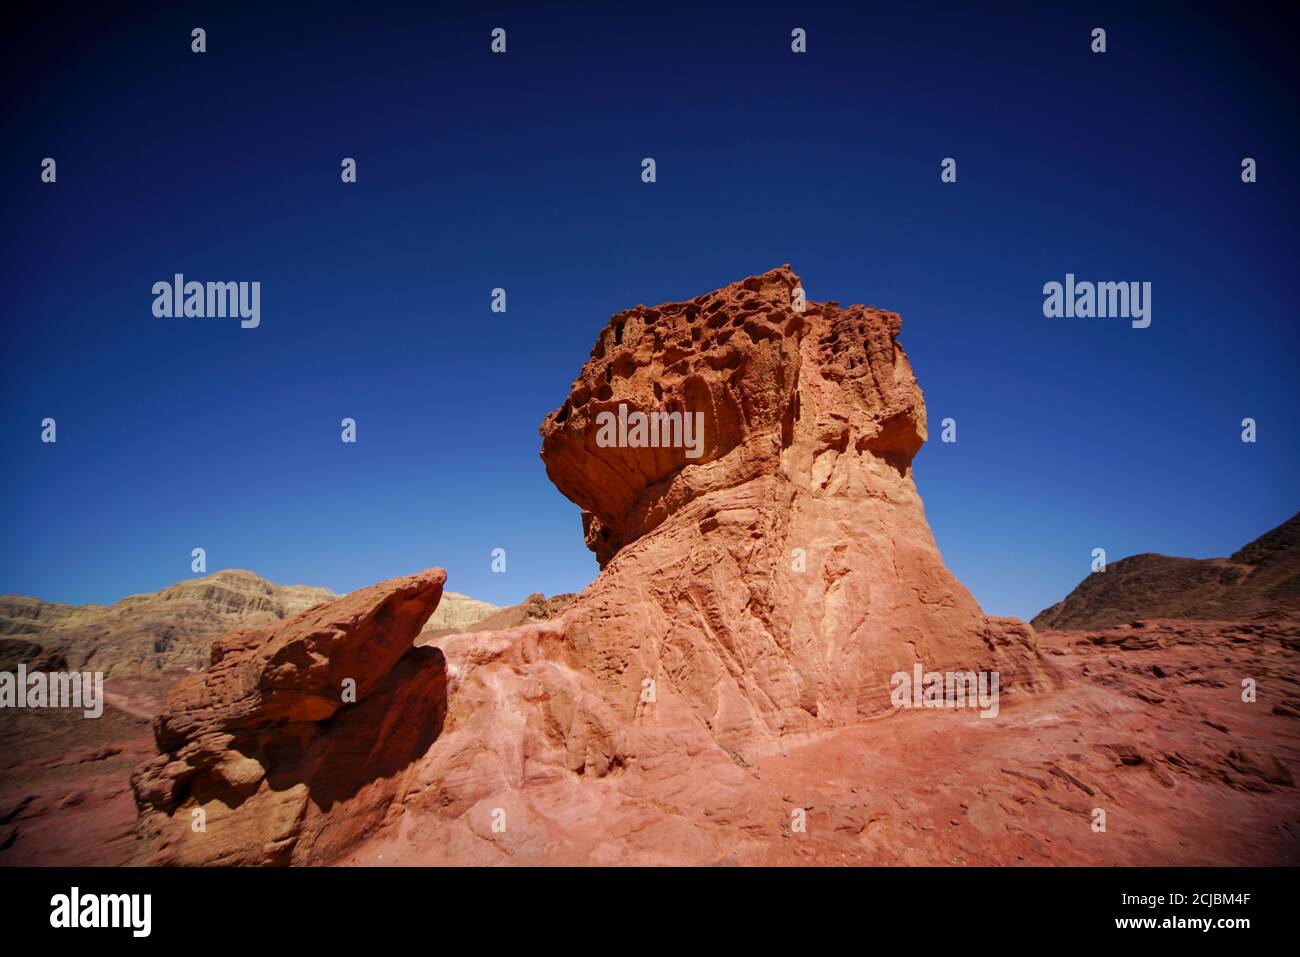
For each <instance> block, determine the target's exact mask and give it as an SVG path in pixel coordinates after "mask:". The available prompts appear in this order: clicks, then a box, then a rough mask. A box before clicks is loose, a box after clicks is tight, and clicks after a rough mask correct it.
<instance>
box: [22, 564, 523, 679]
mask: <svg viewBox="0 0 1300 957" xmlns="http://www.w3.org/2000/svg"><path fill="white" fill-rule="evenodd" d="M338 597H339V596H338V595H336V594H335V593H334V592H332V591H330V590H329V589H328V588H318V587H315V586H311V585H276V584H273V583H272V582H269V581H267V580H266V579H264V578H262V577H261V576H259V575H257V574H255V573H253V572H250V571H245V570H243V569H227V570H224V571H219V572H215V573H213V574H211V575H208V576H205V577H203V578H194V579H190V580H188V581H182V582H178V583H177V584H175V585H171V586H168V587H167V588H164V589H162V590H161V591H158V592H147V593H144V594H139V595H131V596H129V597H127V598H123V599H122V600H121V601H118V602H114V603H113V604H111V605H94V604H88V605H65V604H61V603H57V602H47V601H42V600H41V599H39V598H31V597H28V596H25V595H0V645H3V647H0V652H2V653H3V654H0V658H2V659H3V660H6V661H8V660H9V659H10V658H14V659H15V661H17V660H24V659H29V658H30V659H32V660H36V659H38V658H41V660H54V659H58V658H62V659H63V660H65V661H66V667H69V668H72V669H76V670H89V671H102V672H104V673H105V674H106V675H108V676H111V677H119V678H120V677H140V676H149V675H158V674H164V673H169V672H182V671H196V670H198V669H201V668H204V667H206V666H207V664H208V657H209V650H210V648H211V646H212V642H213V641H215V640H216V639H217V638H219V637H220V636H221V635H223V634H225V633H226V632H227V631H230V630H231V629H234V628H256V627H259V626H264V625H267V624H270V623H272V622H274V621H276V620H281V619H285V618H292V617H293V616H294V615H297V614H298V613H300V612H303V611H306V610H307V609H308V608H310V607H312V606H313V605H317V604H320V603H321V602H325V601H332V600H334V599H335V598H338ZM499 611H500V609H499V608H498V607H497V606H496V605H491V604H489V603H487V602H484V601H478V600H476V599H473V598H469V597H467V596H465V595H458V594H456V593H455V592H447V593H445V594H444V596H443V601H442V603H441V605H440V606H439V608H438V610H437V613H436V614H435V615H434V616H433V618H431V619H430V621H429V624H428V626H427V627H428V628H430V629H435V628H436V629H447V630H452V631H455V630H460V629H462V628H466V627H469V626H470V625H472V624H474V623H476V622H478V621H480V620H482V619H484V618H486V617H488V616H489V615H492V614H495V613H497V612H499ZM42 656H43V657H42Z"/></svg>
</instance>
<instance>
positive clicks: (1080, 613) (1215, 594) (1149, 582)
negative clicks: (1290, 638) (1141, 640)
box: [1032, 514, 1300, 631]
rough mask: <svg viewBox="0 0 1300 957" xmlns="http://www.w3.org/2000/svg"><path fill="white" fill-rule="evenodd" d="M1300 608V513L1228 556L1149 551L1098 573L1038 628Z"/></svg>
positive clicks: (1038, 619)
mask: <svg viewBox="0 0 1300 957" xmlns="http://www.w3.org/2000/svg"><path fill="white" fill-rule="evenodd" d="M1296 605H1300V514H1296V515H1294V516H1292V517H1291V518H1290V519H1289V520H1287V521H1286V522H1283V523H1282V524H1281V525H1279V526H1278V527H1277V528H1275V529H1273V530H1272V531H1270V532H1266V533H1265V534H1263V535H1261V536H1260V537H1259V538H1257V539H1255V540H1254V541H1253V542H1251V543H1250V544H1248V545H1246V546H1244V547H1243V548H1241V549H1239V550H1238V551H1236V552H1234V553H1233V554H1232V556H1231V557H1229V558H1204V559H1201V558H1179V557H1176V556H1170V555H1159V554H1155V553H1152V552H1146V553H1143V554H1140V555H1133V556H1131V557H1129V558H1123V559H1120V560H1119V561H1117V562H1112V563H1110V564H1108V565H1107V566H1106V570H1105V571H1104V572H1094V573H1093V574H1091V575H1089V576H1088V577H1087V578H1085V579H1084V580H1083V581H1082V582H1080V583H1079V585H1078V586H1077V587H1076V588H1075V589H1074V591H1072V592H1070V594H1069V595H1067V596H1066V597H1065V599H1064V600H1063V601H1060V602H1057V603H1056V604H1055V605H1053V606H1052V607H1050V608H1047V609H1044V610H1043V611H1041V612H1039V613H1038V615H1037V616H1035V618H1034V619H1033V622H1032V624H1033V626H1034V627H1035V628H1037V629H1038V630H1040V631H1072V630H1080V629H1090V628H1110V627H1113V626H1115V625H1121V624H1127V623H1128V622H1131V621H1134V620H1141V619H1150V618H1190V619H1209V620H1228V619H1238V618H1245V617H1248V616H1250V615H1253V614H1256V613H1257V612H1260V611H1265V610H1267V609H1269V608H1272V607H1278V606H1283V607H1293V606H1296Z"/></svg>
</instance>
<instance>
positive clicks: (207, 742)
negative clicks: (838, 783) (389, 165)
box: [135, 267, 1055, 863]
mask: <svg viewBox="0 0 1300 957" xmlns="http://www.w3.org/2000/svg"><path fill="white" fill-rule="evenodd" d="M799 288H800V283H799V279H798V278H797V277H796V276H795V275H794V273H792V272H791V271H790V269H789V268H788V267H782V268H781V269H777V270H773V271H771V272H768V273H766V274H764V275H762V276H757V277H753V278H750V279H746V280H744V281H743V282H738V283H734V284H732V285H730V286H727V287H725V288H724V289H721V290H718V291H717V292H714V293H711V294H708V295H705V296H701V297H698V298H696V299H694V300H691V301H690V302H685V303H674V304H667V305H663V306H659V307H657V308H654V309H646V308H642V307H638V308H637V309H633V310H630V311H628V312H624V313H620V314H619V315H617V316H615V317H614V318H613V320H612V321H611V323H610V324H609V326H608V327H606V328H605V330H603V331H602V333H601V334H600V337H599V340H598V342H597V344H596V347H595V349H594V350H593V352H592V355H591V358H590V359H589V360H588V362H587V363H586V365H585V366H584V367H583V369H582V372H581V374H580V376H579V378H578V380H577V381H576V382H575V383H574V385H573V388H572V390H571V394H570V395H569V397H568V399H567V400H566V401H565V402H564V403H563V405H562V406H561V407H560V409H558V410H557V411H556V412H554V413H552V414H551V415H550V416H548V417H547V419H546V421H545V422H544V423H543V425H542V428H541V432H542V437H543V447H542V458H543V460H544V462H545V465H546V469H547V473H548V474H549V475H550V476H551V478H552V480H553V481H555V483H556V485H557V486H558V487H559V488H560V490H561V491H562V492H563V493H564V494H565V495H567V496H568V497H569V498H571V499H572V500H573V501H575V502H577V503H578V504H579V505H580V506H581V508H582V509H583V525H584V529H585V534H586V537H587V541H588V542H589V544H590V545H591V547H592V548H593V549H594V550H595V552H596V554H597V556H598V558H599V560H600V562H601V564H602V566H603V570H602V572H601V574H600V576H599V577H598V578H597V580H596V581H595V582H594V583H593V584H592V585H591V586H589V587H588V588H587V589H586V590H584V591H583V592H582V593H581V594H580V595H579V596H578V597H577V598H576V599H575V600H574V601H573V602H572V603H571V604H569V605H568V606H567V607H566V608H564V610H563V611H562V612H561V613H560V614H558V616H556V617H554V618H550V619H549V620H547V615H545V614H539V615H537V616H532V615H529V616H526V618H525V619H524V620H523V621H522V622H521V623H520V624H518V626H516V627H508V628H505V629H504V630H502V629H495V630H481V631H475V632H467V633H461V634H457V635H451V636H446V637H439V638H437V639H436V640H437V642H438V644H439V647H440V651H435V650H434V649H432V648H429V647H415V648H412V643H413V642H415V641H416V640H417V636H418V635H419V633H420V630H421V627H422V626H423V624H424V621H425V620H426V619H427V618H428V617H429V615H431V614H432V613H433V606H434V605H436V602H437V593H436V592H437V591H440V585H441V572H438V571H437V570H434V571H432V572H428V573H423V574H422V575H420V576H413V578H412V579H404V580H399V581H397V582H391V583H386V584H385V585H380V586H375V587H374V588H372V589H367V590H365V591H363V592H358V593H356V594H354V595H350V596H348V597H347V598H346V599H341V600H339V601H337V602H334V603H332V604H326V605H323V606H320V607H318V608H316V609H313V610H312V611H310V612H308V613H305V614H304V615H302V616H300V617H299V618H298V619H295V620H294V621H291V622H288V623H286V624H285V625H283V626H282V627H280V628H278V629H270V630H266V631H258V632H242V633H235V634H232V635H230V636H227V637H226V638H224V639H222V641H221V642H219V643H218V644H217V646H216V647H215V648H214V652H213V663H212V666H211V667H210V668H209V670H208V672H207V673H206V674H205V675H204V676H203V677H202V678H200V679H196V680H194V681H191V682H189V683H187V684H185V685H184V686H182V687H179V688H178V689H176V690H175V691H174V692H173V694H172V696H171V697H170V698H169V700H168V705H167V708H166V709H165V710H164V712H163V714H162V715H161V716H160V718H159V720H158V723H157V740H158V745H159V749H160V757H159V758H158V759H157V760H156V761H154V762H152V763H151V764H150V765H148V766H147V767H146V768H144V769H143V770H142V771H141V773H140V774H139V775H138V776H137V779H136V782H135V786H136V796H137V801H138V802H139V804H140V807H141V812H142V813H141V820H140V844H139V847H138V859H139V860H141V861H168V862H186V863H206V862H241V863H242V862H249V863H251V862H293V863H322V862H333V861H340V860H347V861H371V862H379V861H381V860H382V858H383V850H382V848H384V847H389V848H390V849H391V848H393V847H400V851H398V850H392V851H391V853H392V854H395V855H397V856H398V857H402V858H403V859H419V860H429V861H435V860H440V859H452V860H463V861H468V860H492V859H497V858H496V857H495V856H494V855H498V854H500V855H505V856H506V857H508V858H509V859H514V860H534V861H537V860H543V859H545V858H546V856H547V855H548V854H551V853H558V852H559V851H558V849H559V848H561V847H567V846H570V845H571V844H572V843H573V842H574V841H575V840H577V839H576V838H575V836H574V835H573V834H572V833H571V832H570V831H569V830H568V828H567V825H566V823H565V822H573V821H574V820H576V819H577V818H582V819H583V821H584V825H585V826H586V825H591V826H595V827H596V835H597V838H596V839H595V843H594V844H593V843H592V842H593V837H592V832H591V831H590V830H586V836H585V837H583V838H582V839H581V842H580V843H582V845H583V846H584V847H588V848H589V853H590V854H592V855H593V859H595V860H596V861H597V862H599V860H601V859H608V860H613V859H623V858H624V857H625V851H626V848H627V847H628V846H629V844H628V842H632V843H634V844H637V845H640V846H642V847H643V848H644V849H645V853H647V854H648V855H649V857H648V858H645V859H646V860H648V861H655V860H682V859H683V855H685V858H686V859H696V858H698V859H710V858H711V855H713V852H712V851H710V850H708V849H706V848H705V847H704V845H702V844H701V845H698V846H696V848H695V851H691V850H690V847H689V846H688V847H685V848H678V849H677V850H675V851H673V852H672V853H671V854H666V855H665V856H660V857H656V856H655V855H656V854H659V853H660V852H659V851H657V850H656V848H658V847H659V846H660V845H661V844H663V846H665V847H667V846H670V845H672V844H673V842H674V841H677V842H681V841H686V842H687V844H688V845H689V844H690V842H693V841H698V840H700V839H701V838H700V834H701V833H702V830H707V826H708V824H709V823H710V822H712V823H720V822H721V823H726V821H728V820H732V821H734V820H736V818H735V816H734V815H733V816H732V817H730V818H728V817H726V815H724V817H723V818H722V819H719V818H718V817H717V815H719V814H720V813H722V812H720V805H727V804H728V803H733V804H734V803H735V802H736V801H741V802H742V803H743V801H744V799H743V798H740V797H738V795H741V794H743V793H744V787H745V785H746V782H749V781H750V779H751V777H753V776H754V775H755V774H756V772H755V771H754V767H755V762H756V761H759V760H761V759H762V758H763V757H764V756H767V755H773V754H776V753H779V752H781V751H782V749H783V748H784V747H786V743H787V742H789V741H791V740H794V737H795V736H796V735H799V734H801V733H808V732H815V731H819V730H826V729H832V728H837V727H843V726H845V725H848V724H851V723H855V722H860V721H861V720H863V719H868V718H872V717H875V716H880V715H884V714H886V713H889V712H890V711H891V705H890V692H891V685H890V678H891V675H892V674H894V673H895V672H898V671H906V672H908V673H911V671H912V669H913V666H914V665H916V664H918V663H919V664H920V665H921V666H922V667H923V668H924V669H925V670H926V671H961V672H979V671H996V672H998V673H999V675H1000V683H1001V690H1002V692H1003V694H1004V696H1005V695H1006V694H1007V692H1010V693H1011V695H1012V696H1013V697H1014V696H1015V695H1017V694H1021V693H1025V692H1030V691H1034V690H1042V689H1045V688H1047V687H1049V686H1051V685H1052V684H1053V683H1054V680H1055V679H1054V677H1053V670H1052V669H1051V668H1050V666H1048V665H1046V664H1044V662H1043V660H1042V659H1041V657H1040V656H1039V654H1038V652H1037V649H1036V648H1035V641H1034V635H1033V631H1032V629H1030V628H1029V627H1028V626H1026V625H1025V624H1024V623H1022V622H1018V621H1014V620H1010V619H990V618H988V617H986V616H985V615H983V613H982V612H981V611H980V609H979V607H978V606H977V605H976V603H975V601H974V600H973V599H972V598H971V596H970V595H969V593H967V591H966V590H965V589H964V588H963V587H962V586H961V585H960V584H959V583H958V582H956V581H955V580H954V579H953V577H952V576H951V574H950V573H949V572H948V570H947V569H946V568H945V566H944V564H943V561H942V559H941V558H940V556H939V553H938V551H937V549H936V547H935V544H934V540H933V537H932V535H931V533H930V530H929V528H928V527H927V525H926V522H925V517H924V513H923V510H922V506H921V501H920V498H919V496H918V495H917V492H916V488H915V485H914V484H913V481H912V474H911V462H912V457H913V455H914V454H915V453H916V451H917V450H918V449H919V448H920V446H921V443H922V442H923V441H924V439H925V407H924V402H923V399H922V395H921V391H920V389H919V388H918V386H917V384H916V380H915V377H914V376H913V374H912V370H911V367H910V365H909V364H908V361H907V357H906V355H905V354H904V352H903V351H902V349H901V347H900V346H899V344H898V341H897V337H898V334H899V325H900V322H899V317H898V316H897V315H895V314H893V313H889V312H884V311H881V310H877V309H873V308H864V307H862V306H854V307H851V308H848V309H843V310H842V309H840V308H839V307H838V306H837V305H835V304H834V303H822V304H818V303H812V302H808V303H806V304H805V303H803V302H801V300H800V296H799ZM635 412H644V413H659V412H662V413H669V414H671V413H674V412H675V413H679V414H681V415H687V416H693V417H694V416H698V421H699V422H700V423H701V425H702V431H701V432H696V433H692V434H691V435H690V436H687V435H686V434H685V432H684V430H683V432H681V433H678V434H677V436H676V438H677V439H679V440H680V441H679V443H678V444H677V445H676V446H674V445H671V444H669V446H668V447H664V445H663V444H660V445H659V446H658V447H654V446H646V445H644V444H638V442H637V441H636V440H629V436H628V435H622V436H619V437H618V439H617V440H616V441H614V442H613V443H611V442H610V441H609V440H610V434H611V433H610V432H609V431H608V430H607V431H606V432H604V434H602V433H601V429H602V428H607V426H608V423H609V417H608V416H602V413H610V414H612V416H614V417H615V418H617V417H618V416H619V415H620V414H621V415H623V416H624V417H631V415H632V413H635ZM679 421H683V420H681V419H680V418H679ZM616 431H617V430H616ZM688 438H696V439H700V441H699V442H698V444H696V445H695V446H694V447H693V448H691V447H688V446H689V443H688V441H687V440H688ZM623 440H628V441H623ZM697 452H698V454H695V453H697ZM688 453H689V454H688ZM434 579H437V581H438V585H439V588H438V589H437V590H436V591H435V590H434V589H433V588H432V587H429V588H425V587H423V586H412V585H411V584H410V583H411V582H432V581H433V580H434ZM411 587H416V593H415V594H413V595H407V591H408V590H409V588H411ZM395 594H401V595H407V597H402V598H400V599H399V598H395V597H394V595H395ZM395 603H396V604H395ZM395 609H400V610H401V611H400V613H397V612H396V611H395ZM548 614H549V613H548ZM376 645H378V646H379V647H380V649H381V651H382V653H379V652H367V651H366V650H365V649H368V648H371V647H372V646H376ZM403 652H404V653H403ZM343 662H346V667H344V666H343ZM444 663H445V664H444ZM348 675H350V676H352V677H353V678H354V679H356V680H357V682H358V696H357V699H356V701H355V703H351V702H348V703H343V704H340V701H341V700H342V699H341V693H342V688H341V686H340V684H339V682H340V681H341V680H342V678H343V677H345V676H348ZM340 754H349V755H356V754H363V755H364V758H363V759H354V761H353V764H352V766H350V767H349V769H348V770H347V771H346V774H345V780H344V781H343V782H338V781H336V780H335V778H336V777H338V776H339V775H340V774H343V773H344V772H341V771H340V770H339V766H338V761H337V758H338V757H339V755H340ZM727 795H730V797H727ZM197 810H202V811H204V812H205V815H206V819H207V821H208V829H207V831H206V832H205V833H199V834H196V833H195V832H194V831H193V830H192V828H191V819H192V817H193V815H194V812H195V811H197ZM498 817H499V818H500V820H501V821H502V822H503V823H502V826H501V828H500V830H498V829H497V827H496V824H497V821H498ZM507 820H508V821H509V824H508V825H507V824H506V823H504V822H506V821H507ZM214 825H215V826H214ZM381 827H382V828H383V829H384V834H385V835H386V836H385V837H383V838H375V839H374V840H372V841H369V842H368V843H367V844H366V846H365V848H364V849H363V848H362V847H361V846H360V844H361V839H362V837H363V836H364V835H366V834H369V833H371V832H372V831H375V830H376V829H380V828H381ZM584 829H585V828H584ZM601 835H603V836H604V840H603V842H602V840H601V839H600V836H601ZM620 835H622V836H621V837H620ZM485 839H486V840H485ZM385 842H396V843H395V844H392V843H385ZM412 855H414V857H412Z"/></svg>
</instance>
